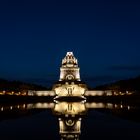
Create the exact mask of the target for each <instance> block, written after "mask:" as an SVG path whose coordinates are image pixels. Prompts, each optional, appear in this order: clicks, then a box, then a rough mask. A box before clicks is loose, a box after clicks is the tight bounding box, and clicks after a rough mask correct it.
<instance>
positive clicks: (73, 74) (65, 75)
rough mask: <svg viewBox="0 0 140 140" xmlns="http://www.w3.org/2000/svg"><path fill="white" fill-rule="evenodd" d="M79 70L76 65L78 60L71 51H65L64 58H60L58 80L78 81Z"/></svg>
mask: <svg viewBox="0 0 140 140" xmlns="http://www.w3.org/2000/svg"><path fill="white" fill-rule="evenodd" d="M79 70H80V68H79V67H78V61H77V59H76V58H75V57H74V55H73V52H67V54H66V56H65V57H64V59H62V66H61V68H60V79H59V81H63V80H75V81H80V73H79Z"/></svg>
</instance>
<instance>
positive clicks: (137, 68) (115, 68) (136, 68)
mask: <svg viewBox="0 0 140 140" xmlns="http://www.w3.org/2000/svg"><path fill="white" fill-rule="evenodd" d="M109 69H110V70H113V71H140V66H132V65H124V66H123V65H120V66H119V65H118V66H117V65H116V66H111V67H110V68H109Z"/></svg>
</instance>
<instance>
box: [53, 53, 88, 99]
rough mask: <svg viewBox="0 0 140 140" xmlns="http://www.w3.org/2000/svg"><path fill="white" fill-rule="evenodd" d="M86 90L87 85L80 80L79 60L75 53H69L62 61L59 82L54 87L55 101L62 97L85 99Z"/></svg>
mask: <svg viewBox="0 0 140 140" xmlns="http://www.w3.org/2000/svg"><path fill="white" fill-rule="evenodd" d="M86 89H87V86H86V84H84V83H83V82H82V81H81V79H80V68H79V66H78V60H77V59H76V58H75V56H74V54H73V52H67V53H66V56H65V57H64V58H63V59H62V65H61V67H60V78H59V81H58V82H57V83H56V84H55V85H54V86H53V90H54V92H55V94H56V97H55V99H56V98H61V97H80V98H84V94H85V91H86Z"/></svg>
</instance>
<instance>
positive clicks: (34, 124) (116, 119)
mask: <svg viewBox="0 0 140 140" xmlns="http://www.w3.org/2000/svg"><path fill="white" fill-rule="evenodd" d="M139 110H140V109H139V107H137V106H132V105H125V104H122V103H118V104H112V103H102V102H86V101H79V102H66V101H54V102H44V103H23V104H1V105H0V140H11V139H14V140H25V139H26V140H32V139H33V140H60V139H73V140H76V139H80V140H87V139H93V140H103V139H107V140H124V139H126V140H132V139H133V140H139V139H140V132H139V131H140V113H139Z"/></svg>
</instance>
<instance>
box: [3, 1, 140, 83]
mask: <svg viewBox="0 0 140 140" xmlns="http://www.w3.org/2000/svg"><path fill="white" fill-rule="evenodd" d="M67 51H73V52H74V54H75V56H76V57H77V58H78V60H79V65H80V68H81V78H82V79H84V80H88V81H93V85H94V83H95V85H96V84H100V83H104V82H109V81H114V80H118V79H124V78H128V77H134V76H137V75H139V74H140V54H139V53H140V2H139V0H137V1H135V0H133V1H132V0H131V1H129V0H126V1H125V0H120V1H119V0H110V1H108V0H92V1H88V0H85V1H82V0H80V1H76V0H74V1H72V0H65V1H51V2H47V0H44V1H41V0H38V1H35V0H34V1H30V0H27V1H22V0H18V1H14V0H12V1H11V0H9V1H8V0H4V1H3V2H0V65H1V67H0V77H1V78H6V79H21V80H27V81H36V82H37V81H40V82H41V81H42V82H47V81H49V80H57V79H58V75H59V67H60V63H61V59H62V58H63V57H64V56H65V53H66V52H67Z"/></svg>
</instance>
